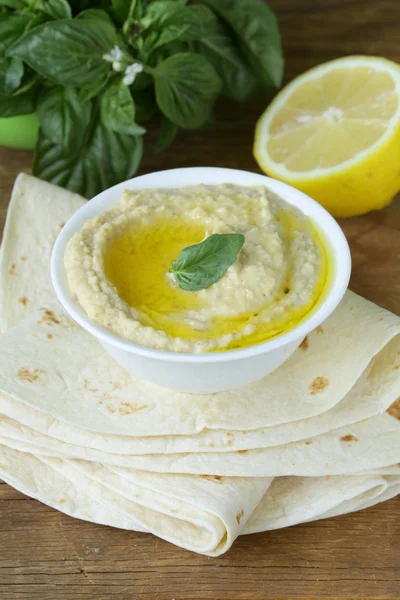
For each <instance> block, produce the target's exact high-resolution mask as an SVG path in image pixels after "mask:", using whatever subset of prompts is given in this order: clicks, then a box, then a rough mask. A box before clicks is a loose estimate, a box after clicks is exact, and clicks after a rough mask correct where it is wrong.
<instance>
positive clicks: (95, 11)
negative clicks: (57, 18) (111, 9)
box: [76, 8, 110, 23]
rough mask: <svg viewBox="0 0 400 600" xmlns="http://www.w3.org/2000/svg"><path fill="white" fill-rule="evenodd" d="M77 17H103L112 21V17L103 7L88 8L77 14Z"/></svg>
mask: <svg viewBox="0 0 400 600" xmlns="http://www.w3.org/2000/svg"><path fill="white" fill-rule="evenodd" d="M76 18H77V19H92V18H94V19H103V20H104V21H107V22H108V23H109V22H110V17H109V16H108V14H107V13H106V11H105V10H103V9H101V8H87V9H86V10H83V11H82V12H80V13H79V14H77V15H76Z"/></svg>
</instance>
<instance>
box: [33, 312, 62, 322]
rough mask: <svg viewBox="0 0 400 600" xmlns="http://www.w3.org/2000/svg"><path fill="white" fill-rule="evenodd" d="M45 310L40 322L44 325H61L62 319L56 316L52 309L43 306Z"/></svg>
mask: <svg viewBox="0 0 400 600" xmlns="http://www.w3.org/2000/svg"><path fill="white" fill-rule="evenodd" d="M40 310H41V311H42V312H43V317H42V318H41V319H39V321H38V323H43V324H44V325H60V323H61V319H59V318H58V317H56V315H55V314H54V312H53V311H52V310H49V309H48V308H41V309H40Z"/></svg>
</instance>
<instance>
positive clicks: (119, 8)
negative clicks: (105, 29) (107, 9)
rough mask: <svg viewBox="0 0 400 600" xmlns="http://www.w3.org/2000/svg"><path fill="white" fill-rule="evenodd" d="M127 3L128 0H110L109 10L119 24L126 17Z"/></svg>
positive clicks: (127, 12) (127, 11) (127, 13)
mask: <svg viewBox="0 0 400 600" xmlns="http://www.w3.org/2000/svg"><path fill="white" fill-rule="evenodd" d="M134 1H135V0H134ZM129 4H130V3H129V2H128V0H111V10H112V12H113V14H114V16H115V18H116V19H117V20H118V21H119V23H120V24H122V23H124V21H126V19H127V18H128V15H129V8H130V6H129Z"/></svg>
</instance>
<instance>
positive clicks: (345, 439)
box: [340, 433, 359, 442]
mask: <svg viewBox="0 0 400 600" xmlns="http://www.w3.org/2000/svg"><path fill="white" fill-rule="evenodd" d="M340 441H341V442H358V441H359V439H358V437H356V436H355V435H353V434H352V433H348V434H347V435H342V437H341V438H340Z"/></svg>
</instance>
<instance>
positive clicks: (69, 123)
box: [37, 87, 91, 152]
mask: <svg viewBox="0 0 400 600" xmlns="http://www.w3.org/2000/svg"><path fill="white" fill-rule="evenodd" d="M37 111H38V116H39V120H40V127H41V129H42V131H43V134H44V135H45V136H46V137H47V138H48V139H49V140H50V141H51V142H53V143H54V144H60V145H61V146H63V147H64V148H66V149H68V150H70V151H71V152H72V151H73V150H74V148H77V147H79V146H80V145H81V143H82V141H83V138H84V135H85V132H86V130H87V127H88V125H89V123H90V116H91V104H90V102H81V101H80V99H79V96H78V93H77V91H76V90H75V89H74V88H64V87H55V88H51V89H48V90H45V91H44V92H43V93H42V94H41V95H40V97H39V100H38V106H37Z"/></svg>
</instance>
